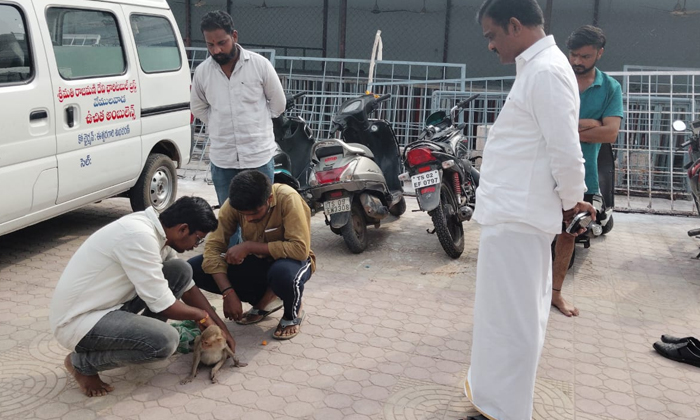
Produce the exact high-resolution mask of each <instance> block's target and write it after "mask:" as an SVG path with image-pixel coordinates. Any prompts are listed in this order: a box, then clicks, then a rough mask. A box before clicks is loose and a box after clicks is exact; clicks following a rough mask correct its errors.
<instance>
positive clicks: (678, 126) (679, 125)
mask: <svg viewBox="0 0 700 420" xmlns="http://www.w3.org/2000/svg"><path fill="white" fill-rule="evenodd" d="M686 128H687V126H686V125H685V123H684V122H683V121H681V120H676V121H674V122H673V129H674V130H675V131H685V129H686Z"/></svg>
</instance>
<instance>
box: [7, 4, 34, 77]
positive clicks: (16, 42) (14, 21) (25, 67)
mask: <svg viewBox="0 0 700 420" xmlns="http://www.w3.org/2000/svg"><path fill="white" fill-rule="evenodd" d="M33 74H34V66H33V65H32V60H31V54H30V53H29V37H28V36H27V25H26V22H25V21H24V15H23V14H22V12H21V11H20V10H19V9H17V8H16V7H14V6H9V5H5V4H3V5H0V85H4V84H9V83H18V82H25V81H27V80H29V79H31V78H32V75H33Z"/></svg>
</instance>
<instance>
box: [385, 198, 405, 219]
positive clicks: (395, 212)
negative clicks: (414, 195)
mask: <svg viewBox="0 0 700 420" xmlns="http://www.w3.org/2000/svg"><path fill="white" fill-rule="evenodd" d="M389 213H391V215H392V216H396V217H399V216H401V215H402V214H404V213H406V199H405V198H404V197H401V201H399V202H398V203H396V204H394V205H393V206H391V208H390V209H389Z"/></svg>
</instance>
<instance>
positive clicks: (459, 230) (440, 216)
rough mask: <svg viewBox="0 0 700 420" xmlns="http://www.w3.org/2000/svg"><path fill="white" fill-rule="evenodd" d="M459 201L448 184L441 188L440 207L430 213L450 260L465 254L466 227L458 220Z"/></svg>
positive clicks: (441, 243)
mask: <svg viewBox="0 0 700 420" xmlns="http://www.w3.org/2000/svg"><path fill="white" fill-rule="evenodd" d="M456 202H457V200H455V197H454V194H453V193H452V189H451V187H450V186H449V185H447V184H442V187H441V188H440V205H439V206H437V207H436V208H435V210H433V211H432V212H431V213H430V217H432V219H433V225H434V226H435V232H436V233H437V236H438V239H439V240H440V245H441V246H442V249H444V250H445V252H446V253H447V255H449V256H450V258H455V259H457V258H459V256H460V255H462V252H464V227H463V226H462V222H460V221H458V220H457V216H456V213H457V204H456Z"/></svg>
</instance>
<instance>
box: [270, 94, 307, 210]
mask: <svg viewBox="0 0 700 420" xmlns="http://www.w3.org/2000/svg"><path fill="white" fill-rule="evenodd" d="M304 95H306V92H301V93H297V94H296V95H293V96H287V106H286V109H285V112H284V113H283V114H282V115H280V116H279V117H277V118H273V120H272V123H273V128H274V132H275V141H276V142H277V153H276V154H275V179H274V182H275V183H279V184H287V185H289V186H290V187H292V188H294V189H295V190H297V192H299V194H301V196H302V197H304V199H305V200H306V201H307V204H309V202H308V197H306V196H305V194H304V191H305V190H306V189H307V188H308V186H309V185H308V180H309V174H310V173H311V148H312V147H313V145H314V143H315V142H316V140H315V139H314V137H313V133H312V132H311V129H310V128H309V126H308V124H307V123H306V121H304V119H303V118H301V117H300V116H287V115H286V114H287V112H288V111H290V110H291V109H292V108H294V105H295V104H296V101H297V99H299V98H301V97H302V96H304ZM309 207H311V209H312V210H313V206H311V205H309Z"/></svg>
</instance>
